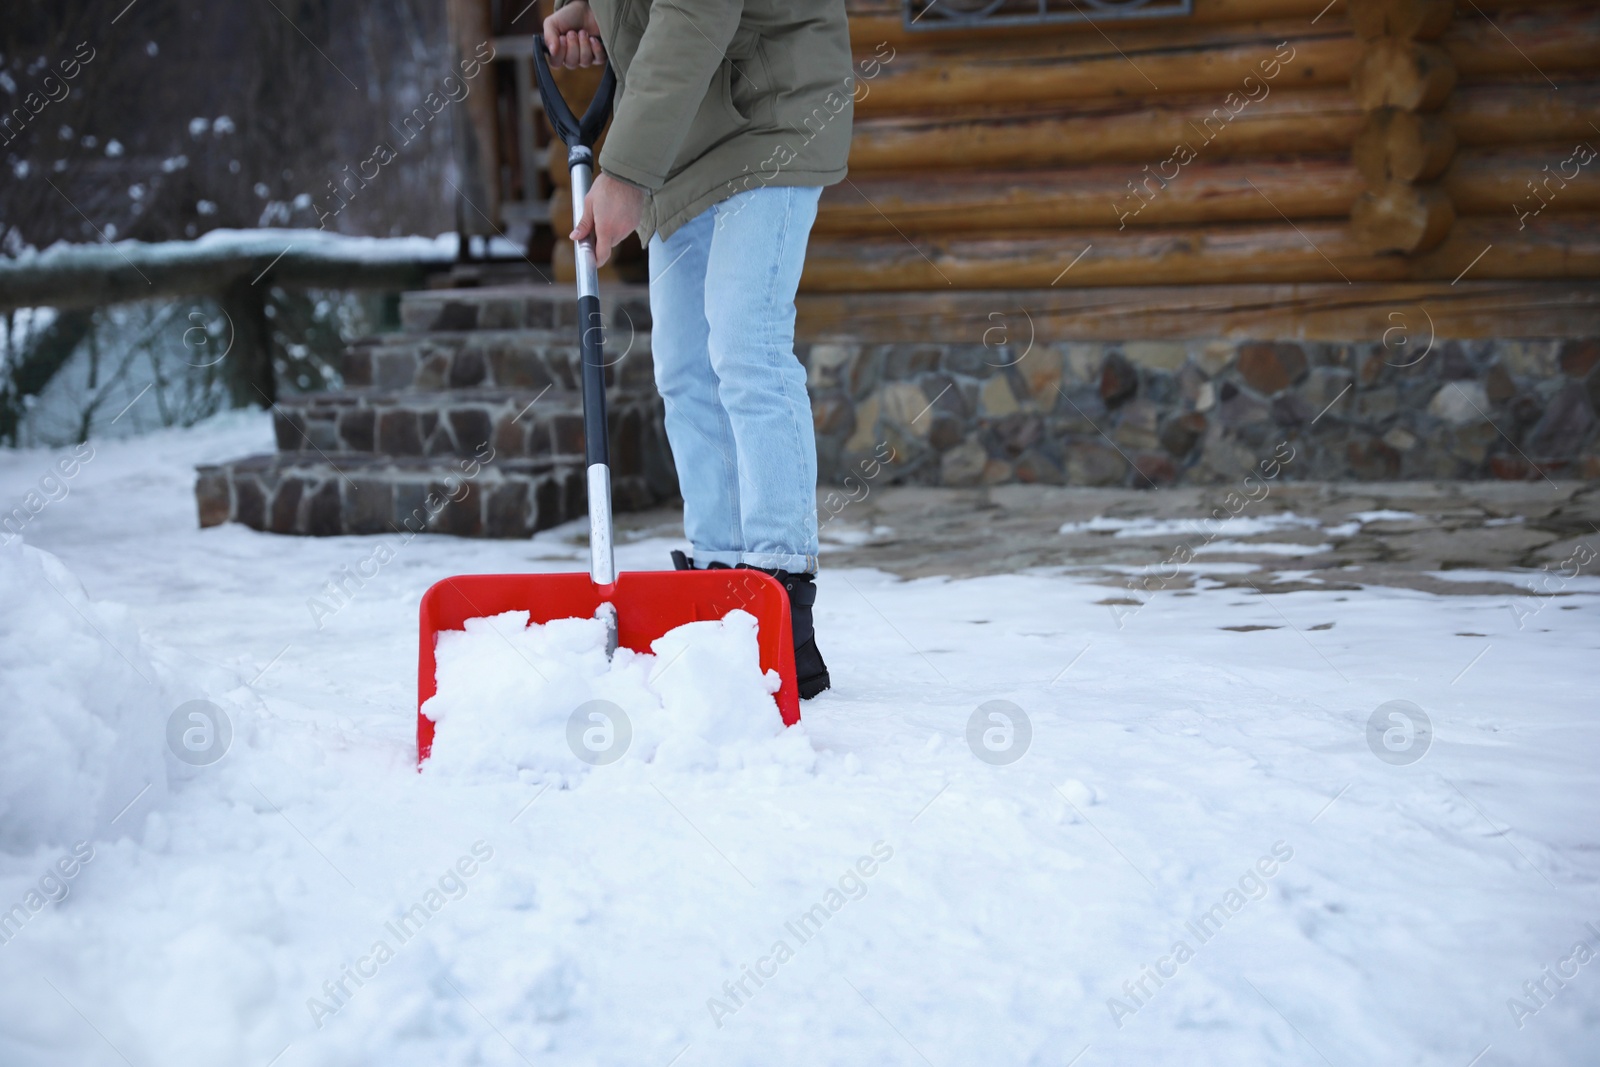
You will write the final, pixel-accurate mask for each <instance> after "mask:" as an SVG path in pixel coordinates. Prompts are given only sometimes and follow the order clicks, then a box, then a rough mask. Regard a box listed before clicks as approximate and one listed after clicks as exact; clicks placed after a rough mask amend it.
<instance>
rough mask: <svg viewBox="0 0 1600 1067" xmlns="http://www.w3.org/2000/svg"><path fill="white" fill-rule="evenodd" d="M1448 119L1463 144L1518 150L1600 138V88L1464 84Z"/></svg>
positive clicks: (1585, 84)
mask: <svg viewBox="0 0 1600 1067" xmlns="http://www.w3.org/2000/svg"><path fill="white" fill-rule="evenodd" d="M1442 114H1443V116H1444V117H1445V118H1446V119H1448V120H1449V122H1450V125H1451V126H1452V127H1453V128H1454V129H1455V131H1456V138H1457V139H1458V140H1459V142H1460V143H1461V144H1462V145H1474V146H1479V145H1481V146H1488V145H1516V144H1535V143H1538V142H1541V141H1556V140H1565V139H1569V138H1570V139H1573V140H1580V139H1587V138H1591V137H1594V136H1595V132H1594V126H1592V125H1590V123H1592V122H1594V121H1595V115H1597V114H1600V83H1595V82H1575V83H1570V84H1567V85H1564V86H1562V88H1561V91H1560V92H1551V91H1550V87H1549V86H1548V85H1545V84H1544V83H1543V82H1540V83H1539V84H1538V85H1462V86H1457V87H1456V91H1455V92H1454V93H1452V94H1451V95H1450V102H1449V103H1448V104H1447V105H1445V109H1444V111H1443V112H1442Z"/></svg>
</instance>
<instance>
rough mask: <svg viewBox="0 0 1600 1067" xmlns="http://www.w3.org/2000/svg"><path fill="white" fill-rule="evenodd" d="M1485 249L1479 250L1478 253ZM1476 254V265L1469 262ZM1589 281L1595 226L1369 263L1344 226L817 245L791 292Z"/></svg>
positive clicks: (1513, 227) (1478, 224) (1467, 238)
mask: <svg viewBox="0 0 1600 1067" xmlns="http://www.w3.org/2000/svg"><path fill="white" fill-rule="evenodd" d="M1486 249H1487V250H1488V251H1485V250H1486ZM1480 256H1481V258H1480ZM1464 271H1465V272H1469V273H1472V274H1473V275H1474V277H1477V278H1482V279H1531V278H1546V279H1573V278H1583V279H1589V280H1595V279H1600V217H1596V216H1590V215H1575V216H1566V217H1564V218H1562V219H1561V220H1560V221H1559V222H1552V221H1548V220H1546V219H1538V220H1535V221H1533V222H1532V223H1529V224H1528V225H1527V226H1526V228H1525V229H1522V230H1520V231H1519V229H1518V224H1517V222H1516V221H1515V220H1514V219H1511V218H1509V217H1508V218H1506V219H1504V220H1500V219H1491V218H1471V219H1458V220H1457V221H1456V224H1455V226H1453V227H1452V228H1451V231H1450V236H1449V237H1448V238H1446V240H1445V241H1444V243H1443V244H1441V245H1440V246H1439V247H1438V248H1435V249H1434V250H1433V251H1431V252H1427V253H1425V254H1423V255H1420V256H1414V257H1412V256H1373V255H1370V254H1368V253H1367V252H1366V251H1365V250H1364V249H1362V248H1361V247H1360V246H1359V245H1358V244H1357V243H1356V241H1355V240H1354V238H1353V237H1352V235H1351V233H1350V227H1349V226H1348V224H1338V223H1318V222H1307V223H1303V224H1300V225H1290V224H1288V223H1282V224H1279V225H1276V226H1271V225H1238V226H1209V227H1203V228H1201V227H1196V228H1184V229H1177V228H1174V229H1169V230H1153V231H1145V230H1126V231H1123V232H1121V233H1119V232H1117V231H1116V230H1082V231H1077V232H1062V233H1053V234H1047V235H1028V236H999V237H992V238H937V239H929V238H923V239H918V240H917V241H915V242H912V241H910V240H907V239H904V238H899V237H893V238H881V237H875V238H849V239H839V238H819V239H817V240H814V241H812V243H811V246H810V251H809V253H808V255H807V259H806V268H805V274H804V275H803V276H802V280H801V285H802V286H803V287H804V288H805V289H806V290H807V291H809V292H866V291H881V290H905V289H946V288H949V289H1007V288H1034V287H1037V288H1049V287H1050V286H1052V285H1055V284H1062V285H1071V286H1086V285H1089V286H1099V285H1194V284H1205V283H1223V282H1274V283H1284V282H1328V281H1351V282H1356V281H1432V280H1439V279H1445V280H1449V279H1451V278H1453V277H1456V276H1457V275H1460V274H1461V273H1462V272H1464Z"/></svg>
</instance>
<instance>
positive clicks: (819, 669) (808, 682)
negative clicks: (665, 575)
mask: <svg viewBox="0 0 1600 1067" xmlns="http://www.w3.org/2000/svg"><path fill="white" fill-rule="evenodd" d="M726 566H727V564H725V563H712V564H709V565H708V566H707V568H706V569H707V570H717V569H721V568H723V567H726ZM739 566H741V567H745V568H747V569H749V570H755V571H760V572H761V573H763V574H770V575H772V576H773V577H774V578H776V579H778V581H780V582H782V583H783V588H784V591H785V592H787V593H788V594H789V628H790V629H791V630H792V631H793V632H794V674H795V680H796V682H798V683H799V689H800V699H801V700H810V699H811V698H812V697H814V696H816V695H817V694H818V693H820V692H822V691H823V690H824V689H827V688H828V686H829V685H830V684H832V683H831V682H830V680H829V678H828V665H827V664H826V663H824V662H822V653H821V652H820V651H818V649H817V634H816V627H815V625H814V624H813V623H812V619H811V607H812V605H813V604H815V603H816V602H817V585H816V575H814V574H790V573H789V572H788V571H782V570H769V569H768V568H766V567H751V566H750V565H749V564H746V563H741V564H739ZM672 568H673V570H679V571H692V570H694V569H695V566H694V560H693V559H692V558H691V557H689V556H688V555H686V554H685V553H684V552H683V551H682V550H681V549H676V548H675V549H673V550H672Z"/></svg>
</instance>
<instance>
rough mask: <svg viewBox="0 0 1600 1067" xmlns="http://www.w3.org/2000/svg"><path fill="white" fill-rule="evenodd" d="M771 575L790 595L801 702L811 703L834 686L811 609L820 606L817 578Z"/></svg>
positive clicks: (814, 576) (790, 616)
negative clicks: (813, 698)
mask: <svg viewBox="0 0 1600 1067" xmlns="http://www.w3.org/2000/svg"><path fill="white" fill-rule="evenodd" d="M768 573H769V574H771V575H772V576H773V577H774V578H776V579H778V581H780V582H782V583H783V587H784V589H786V590H787V591H788V593H789V624H790V628H791V629H793V630H794V676H795V680H796V681H797V682H798V683H799V685H800V699H801V700H810V699H811V698H812V697H814V696H816V695H817V694H818V693H820V692H822V691H823V690H824V689H826V688H828V686H829V685H831V684H832V682H831V681H830V680H829V678H828V665H827V664H826V663H824V662H822V653H821V651H819V650H818V648H817V634H816V627H815V626H814V625H813V624H812V620H811V606H812V605H813V604H815V603H816V602H817V582H816V578H817V576H816V575H814V574H790V573H789V572H788V571H769V572H768Z"/></svg>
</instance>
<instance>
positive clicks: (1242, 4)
mask: <svg viewBox="0 0 1600 1067" xmlns="http://www.w3.org/2000/svg"><path fill="white" fill-rule="evenodd" d="M1475 2H1476V3H1477V6H1478V7H1479V8H1481V9H1482V10H1484V11H1486V12H1489V13H1490V14H1495V13H1496V12H1499V11H1509V10H1524V9H1528V8H1539V7H1548V6H1551V5H1553V4H1563V3H1570V2H1571V0H1475ZM1461 6H1462V7H1463V8H1465V7H1466V5H1465V4H1462V5H1461ZM1345 8H1346V5H1345V4H1334V5H1332V6H1330V5H1329V4H1328V2H1327V0H1194V8H1193V11H1192V12H1191V13H1190V14H1189V15H1188V16H1186V17H1185V18H1184V19H1182V20H1174V19H1161V18H1156V19H1107V18H1101V17H1099V16H1092V18H1093V21H1092V22H1090V21H1082V22H1058V23H1049V24H1045V25H1032V26H1029V25H1017V26H983V25H977V26H950V27H948V28H945V29H938V28H927V27H926V25H925V24H926V23H927V19H926V18H924V19H923V20H921V21H919V23H918V25H919V27H923V28H909V29H908V28H907V27H906V25H905V18H904V16H903V14H902V13H901V7H900V2H899V0H884V2H882V3H877V4H868V3H860V2H855V0H852V3H851V4H850V5H849V11H850V39H851V41H852V42H853V43H854V45H855V47H856V50H857V51H858V53H860V54H862V55H867V54H870V53H871V52H872V50H873V48H874V47H875V46H876V45H877V44H879V43H880V42H887V43H888V44H890V45H892V46H894V47H896V48H902V47H904V48H941V47H949V46H950V44H951V42H952V41H972V42H985V43H988V42H1003V41H1011V40H1031V39H1037V38H1038V36H1039V35H1040V34H1052V35H1060V36H1083V37H1099V36H1100V34H1101V33H1102V32H1103V33H1106V34H1107V35H1109V36H1110V37H1111V38H1112V39H1113V40H1115V41H1116V42H1117V44H1118V45H1123V44H1125V43H1126V42H1127V41H1129V40H1137V39H1138V38H1137V36H1136V35H1140V34H1144V33H1150V34H1155V33H1160V32H1162V30H1163V29H1164V28H1165V27H1167V26H1170V25H1171V24H1172V23H1173V22H1174V21H1182V22H1184V23H1189V24H1192V25H1195V26H1239V25H1244V24H1248V23H1255V22H1262V21H1287V20H1291V19H1292V20H1297V21H1299V22H1301V23H1302V24H1303V25H1307V26H1310V25H1315V26H1316V28H1318V29H1322V28H1325V27H1336V28H1340V29H1343V28H1346V27H1347V26H1348V25H1349V23H1348V22H1347V20H1346V10H1345ZM1467 10H1469V11H1470V10H1471V9H1470V8H1467ZM1313 20H1315V21H1313ZM935 25H936V24H935Z"/></svg>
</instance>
